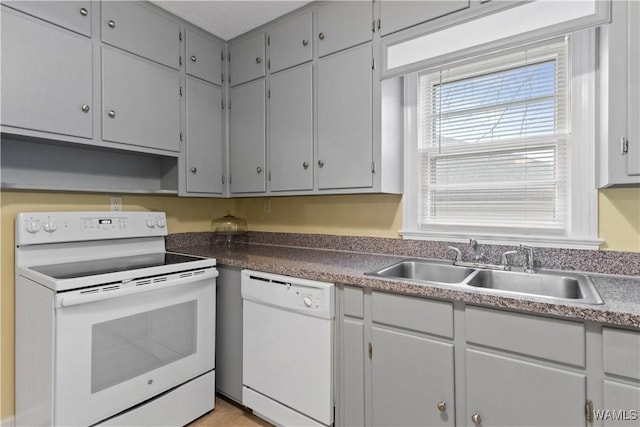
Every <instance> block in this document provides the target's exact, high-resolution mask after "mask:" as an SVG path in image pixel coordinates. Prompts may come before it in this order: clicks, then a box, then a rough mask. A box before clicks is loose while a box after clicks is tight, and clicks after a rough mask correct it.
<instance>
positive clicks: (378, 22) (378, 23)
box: [376, 18, 382, 31]
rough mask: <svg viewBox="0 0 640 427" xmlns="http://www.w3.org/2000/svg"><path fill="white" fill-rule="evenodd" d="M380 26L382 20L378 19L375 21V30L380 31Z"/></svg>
mask: <svg viewBox="0 0 640 427" xmlns="http://www.w3.org/2000/svg"><path fill="white" fill-rule="evenodd" d="M381 26H382V20H381V19H380V18H378V20H377V21H376V27H377V28H376V29H377V30H378V31H380V27H381Z"/></svg>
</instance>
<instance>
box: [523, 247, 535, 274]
mask: <svg viewBox="0 0 640 427" xmlns="http://www.w3.org/2000/svg"><path fill="white" fill-rule="evenodd" d="M520 250H522V251H523V253H524V272H525V273H535V272H536V270H535V268H534V264H535V255H534V253H533V247H531V246H527V245H520Z"/></svg>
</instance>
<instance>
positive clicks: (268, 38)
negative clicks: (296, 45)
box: [267, 36, 271, 46]
mask: <svg viewBox="0 0 640 427" xmlns="http://www.w3.org/2000/svg"><path fill="white" fill-rule="evenodd" d="M267 46H271V36H267Z"/></svg>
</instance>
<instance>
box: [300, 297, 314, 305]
mask: <svg viewBox="0 0 640 427" xmlns="http://www.w3.org/2000/svg"><path fill="white" fill-rule="evenodd" d="M302 302H304V305H305V307H311V305H313V300H312V299H311V297H304V298H302Z"/></svg>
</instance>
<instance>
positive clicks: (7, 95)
mask: <svg viewBox="0 0 640 427" xmlns="http://www.w3.org/2000/svg"><path fill="white" fill-rule="evenodd" d="M1 27H2V119H1V120H2V126H3V131H6V132H10V133H21V132H22V131H23V130H35V131H40V132H49V133H54V134H58V135H68V136H75V137H82V138H92V136H93V114H92V112H93V109H94V108H99V106H97V105H94V104H93V97H92V90H93V83H92V69H93V67H92V53H91V52H92V45H91V39H89V38H87V37H84V36H82V35H79V34H76V33H73V32H71V31H68V30H65V29H63V28H60V27H58V26H55V25H52V24H49V23H47V22H44V21H41V20H39V19H37V18H33V17H31V16H28V15H25V14H23V13H20V12H17V11H14V10H12V9H10V8H8V7H6V6H4V5H3V6H2V25H1ZM5 126H8V127H10V128H11V129H8V128H5Z"/></svg>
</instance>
